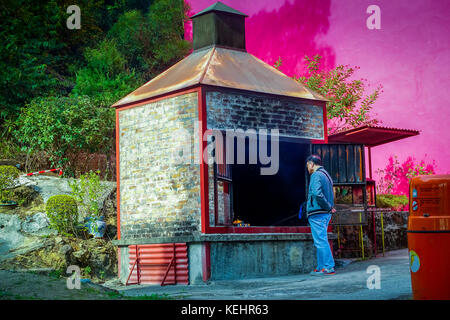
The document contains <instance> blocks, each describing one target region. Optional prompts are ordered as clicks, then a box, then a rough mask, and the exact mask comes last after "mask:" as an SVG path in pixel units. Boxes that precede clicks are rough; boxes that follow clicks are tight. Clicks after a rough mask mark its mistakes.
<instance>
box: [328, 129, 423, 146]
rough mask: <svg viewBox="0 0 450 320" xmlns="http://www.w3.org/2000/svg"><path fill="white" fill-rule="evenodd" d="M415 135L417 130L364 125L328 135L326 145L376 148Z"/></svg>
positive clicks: (417, 133) (417, 132)
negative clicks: (353, 145) (357, 145)
mask: <svg viewBox="0 0 450 320" xmlns="http://www.w3.org/2000/svg"><path fill="white" fill-rule="evenodd" d="M417 135H419V131H417V130H408V129H398V128H388V127H380V126H368V125H366V126H362V127H359V128H354V129H350V130H347V131H343V132H339V133H336V134H332V135H329V136H328V143H357V144H364V145H366V146H367V147H376V146H379V145H382V144H385V143H388V142H393V141H397V140H401V139H405V138H408V137H412V136H417Z"/></svg>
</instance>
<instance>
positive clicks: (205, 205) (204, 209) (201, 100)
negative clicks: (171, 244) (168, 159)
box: [197, 87, 209, 233]
mask: <svg viewBox="0 0 450 320" xmlns="http://www.w3.org/2000/svg"><path fill="white" fill-rule="evenodd" d="M197 90H198V91H197V92H198V120H199V123H200V126H199V135H200V136H199V139H200V140H199V143H200V148H199V149H200V150H199V152H200V154H199V157H200V158H199V160H200V205H201V229H202V232H203V233H207V229H208V227H209V202H208V201H209V194H208V189H209V188H208V164H207V163H205V162H204V161H203V150H205V148H206V146H207V142H206V141H204V140H203V135H204V133H205V132H206V128H207V126H206V92H205V90H204V89H203V88H202V87H200V88H199V89H197Z"/></svg>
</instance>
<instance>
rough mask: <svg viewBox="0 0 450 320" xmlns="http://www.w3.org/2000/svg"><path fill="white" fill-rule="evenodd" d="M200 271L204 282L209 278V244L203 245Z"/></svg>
mask: <svg viewBox="0 0 450 320" xmlns="http://www.w3.org/2000/svg"><path fill="white" fill-rule="evenodd" d="M202 271H203V272H202V273H203V281H204V282H206V281H208V280H209V278H210V277H211V245H210V243H209V242H205V243H204V244H203V255H202Z"/></svg>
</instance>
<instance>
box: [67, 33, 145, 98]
mask: <svg viewBox="0 0 450 320" xmlns="http://www.w3.org/2000/svg"><path fill="white" fill-rule="evenodd" d="M84 55H85V59H86V61H87V66H86V67H84V68H82V69H80V70H79V71H78V72H77V75H76V80H75V87H74V89H73V91H72V93H71V94H72V95H74V96H84V95H87V96H89V97H91V99H92V100H93V102H94V103H95V104H96V105H97V106H111V105H112V104H113V103H114V102H116V101H117V100H119V99H120V98H121V97H123V96H124V95H126V94H127V93H129V92H131V91H133V90H134V89H135V88H136V86H137V83H138V79H137V77H136V75H135V73H134V72H133V71H129V70H128V69H127V61H126V59H125V58H124V57H123V55H122V54H121V53H120V52H119V51H118V50H117V47H116V44H115V42H114V41H113V40H103V41H102V42H101V43H100V44H99V45H98V47H96V48H93V49H90V48H89V49H87V50H86V52H85V54H84Z"/></svg>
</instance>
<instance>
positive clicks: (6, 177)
mask: <svg viewBox="0 0 450 320" xmlns="http://www.w3.org/2000/svg"><path fill="white" fill-rule="evenodd" d="M19 175H20V171H19V169H17V168H16V167H14V166H0V202H3V201H6V200H8V199H7V197H9V196H10V195H11V192H10V191H9V190H6V189H8V188H10V187H12V186H13V184H14V180H15V179H17V178H18V177H19Z"/></svg>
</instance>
